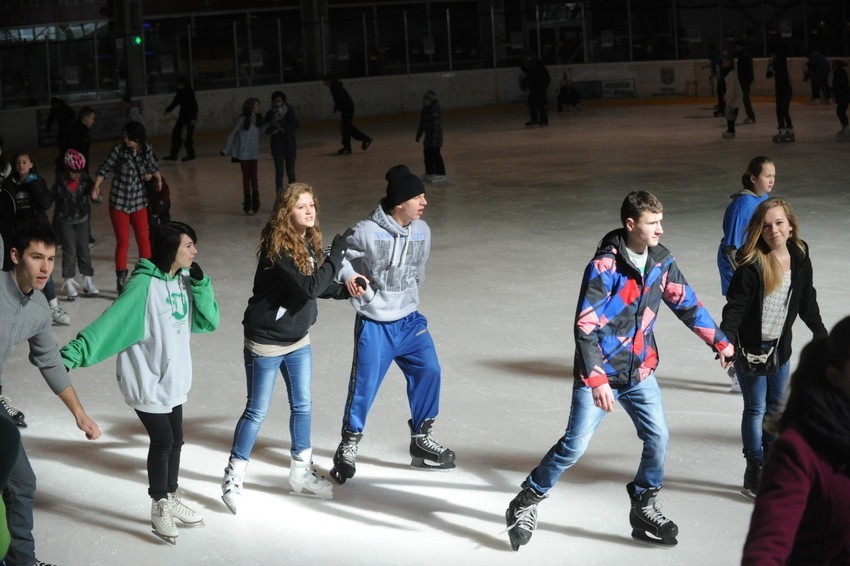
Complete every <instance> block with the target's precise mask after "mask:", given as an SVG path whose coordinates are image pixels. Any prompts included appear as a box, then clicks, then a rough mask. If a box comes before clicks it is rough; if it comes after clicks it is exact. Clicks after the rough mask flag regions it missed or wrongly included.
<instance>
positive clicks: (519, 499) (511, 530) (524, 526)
mask: <svg viewBox="0 0 850 566" xmlns="http://www.w3.org/2000/svg"><path fill="white" fill-rule="evenodd" d="M548 496H549V495H548V494H545V495H540V494H539V493H537V492H536V491H535V490H534V488H531V487H525V488H523V490H522V491H520V492H519V493H518V494H517V496H516V497H514V498H513V500H512V501H511V503H510V505H508V510H507V511H505V524H506V525H507V527H508V528H507V529H506V530H507V532H508V537H510V539H511V548H512V549H513V550H514V551H517V550H519V547H520V546H522V545H524V544H528V541H530V540H531V534H532V533H533V532H534V529H535V528H537V504H538V503H540V502H541V501H543V500H544V499H546V498H547V497H548Z"/></svg>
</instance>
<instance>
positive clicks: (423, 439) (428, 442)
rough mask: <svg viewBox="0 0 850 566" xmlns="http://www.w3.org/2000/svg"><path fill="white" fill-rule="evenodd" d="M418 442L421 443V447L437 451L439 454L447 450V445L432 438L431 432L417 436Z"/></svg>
mask: <svg viewBox="0 0 850 566" xmlns="http://www.w3.org/2000/svg"><path fill="white" fill-rule="evenodd" d="M416 443H417V444H419V446H420V447H422V448H424V449H426V450H428V451H430V452H436V453H437V454H442V453H443V452H445V451H446V450H447V448H446V447H445V446H443V445H442V444H440V443H439V442H437V441H436V440H434V439H433V438H431V434H430V433H428V434H423V435H421V436H417V438H416Z"/></svg>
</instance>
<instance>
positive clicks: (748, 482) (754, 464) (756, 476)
mask: <svg viewBox="0 0 850 566" xmlns="http://www.w3.org/2000/svg"><path fill="white" fill-rule="evenodd" d="M760 479H761V460H753V459H751V458H747V469H746V470H744V486H743V487H742V488H741V495H743V496H744V497H748V498H750V499H755V498H756V494H757V493H758V489H759V480H760Z"/></svg>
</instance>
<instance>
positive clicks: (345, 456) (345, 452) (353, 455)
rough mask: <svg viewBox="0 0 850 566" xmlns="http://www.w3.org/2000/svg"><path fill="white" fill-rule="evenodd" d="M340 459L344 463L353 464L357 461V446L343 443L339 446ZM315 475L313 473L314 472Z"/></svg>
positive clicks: (351, 443) (352, 443)
mask: <svg viewBox="0 0 850 566" xmlns="http://www.w3.org/2000/svg"><path fill="white" fill-rule="evenodd" d="M339 449H340V458H341V459H342V460H343V461H344V462H353V461H355V460H356V459H357V444H356V443H354V442H343V443H342V444H340V445H339ZM314 473H315V472H314Z"/></svg>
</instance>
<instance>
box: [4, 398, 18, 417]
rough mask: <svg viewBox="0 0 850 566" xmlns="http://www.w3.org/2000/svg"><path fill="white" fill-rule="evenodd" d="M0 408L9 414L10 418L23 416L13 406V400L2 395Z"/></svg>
mask: <svg viewBox="0 0 850 566" xmlns="http://www.w3.org/2000/svg"><path fill="white" fill-rule="evenodd" d="M0 406H2V407H3V409H4V410H5V411H6V412H7V413H9V416H10V417H12V418H13V419H14V418H15V417H17V416H18V415H20V414H21V412H20V411H19V410H18V409H16V408H15V407H13V406H12V400H11V399H9V398H8V397H6V396H5V395H0Z"/></svg>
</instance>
